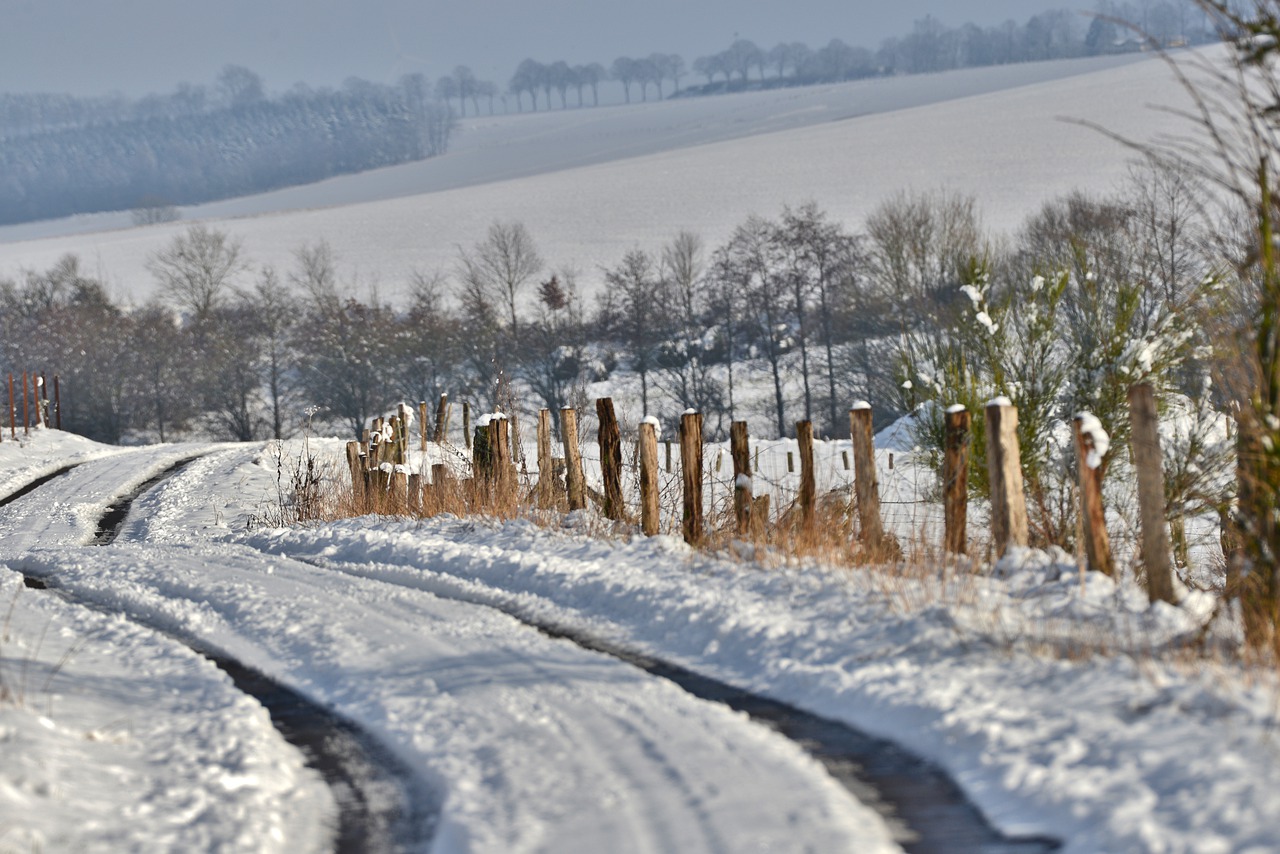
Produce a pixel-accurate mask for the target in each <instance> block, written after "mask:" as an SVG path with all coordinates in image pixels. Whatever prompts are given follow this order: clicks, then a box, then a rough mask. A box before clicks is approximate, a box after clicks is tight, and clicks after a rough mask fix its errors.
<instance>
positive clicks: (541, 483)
mask: <svg viewBox="0 0 1280 854" xmlns="http://www.w3.org/2000/svg"><path fill="white" fill-rule="evenodd" d="M534 491H535V493H536V494H537V504H538V507H539V509H542V510H546V509H548V508H550V507H553V506H555V501H556V498H555V472H554V467H553V466H552V464H551V410H550V409H539V410H538V485H537V486H536V487H534Z"/></svg>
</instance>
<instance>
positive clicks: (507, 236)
mask: <svg viewBox="0 0 1280 854" xmlns="http://www.w3.org/2000/svg"><path fill="white" fill-rule="evenodd" d="M1190 192H1191V190H1190V188H1189V187H1187V186H1186V185H1184V184H1183V183H1179V182H1172V183H1170V182H1168V181H1164V182H1155V179H1154V178H1152V179H1149V180H1147V181H1145V182H1142V183H1135V185H1134V189H1133V190H1132V192H1131V193H1130V194H1128V195H1127V196H1125V197H1118V198H1114V199H1093V198H1086V197H1082V196H1074V197H1070V198H1067V199H1063V200H1060V201H1056V202H1053V203H1050V204H1048V205H1046V206H1045V208H1044V209H1043V211H1041V212H1040V213H1039V214H1037V215H1036V216H1035V217H1033V218H1032V219H1031V220H1030V221H1029V222H1028V223H1027V225H1026V226H1025V227H1024V228H1023V230H1022V231H1021V232H1019V234H1018V235H1017V236H1016V237H1015V238H1013V239H1012V240H1010V241H997V240H994V239H992V238H991V237H990V236H988V235H987V234H986V233H985V232H984V230H983V228H982V226H981V222H980V219H979V216H978V212H977V210H976V209H975V206H974V203H973V201H972V200H971V199H968V198H965V197H959V196H951V195H946V194H924V195H919V194H904V195H901V196H898V197H895V198H894V199H891V200H889V201H887V202H885V203H884V204H882V205H881V206H880V207H879V208H877V209H876V210H875V211H874V212H873V213H872V214H871V215H870V216H869V217H868V219H867V221H866V222H865V223H864V225H863V228H862V230H861V232H859V233H854V232H852V231H850V230H848V229H847V228H845V227H844V226H843V225H841V224H839V223H836V222H834V221H832V220H831V219H830V218H828V217H827V216H826V215H825V214H824V213H823V212H822V211H821V210H819V209H817V208H816V207H814V206H813V205H806V206H803V207H800V208H788V209H785V210H783V211H782V212H781V213H780V215H779V216H777V217H776V218H773V219H766V218H761V217H750V218H748V219H747V220H745V221H744V222H743V223H742V224H741V225H740V226H739V227H738V228H737V229H736V230H735V232H734V234H733V235H732V237H731V239H730V240H728V241H727V242H726V243H725V244H724V245H722V246H718V247H714V248H709V247H705V246H704V245H703V243H702V241H701V240H700V239H699V238H698V237H697V236H696V235H693V234H690V233H682V234H679V235H676V236H674V237H673V239H672V241H671V242H670V243H669V244H668V245H666V246H664V247H662V248H660V249H658V250H656V251H652V252H650V251H645V250H640V249H637V250H633V251H631V252H629V253H627V254H626V255H625V256H624V257H623V258H621V259H619V260H618V262H617V263H616V264H614V265H613V266H610V267H607V268H604V269H600V270H598V271H593V273H592V275H593V276H597V277H598V281H599V285H598V286H597V287H595V288H593V290H595V291H597V292H598V297H597V298H596V299H594V300H590V301H588V300H585V299H584V298H583V297H582V295H581V288H580V279H581V277H582V274H580V273H575V272H573V271H572V269H571V268H569V267H563V266H561V267H552V266H550V265H549V264H548V263H547V262H546V261H545V260H544V259H543V258H542V257H541V255H540V253H539V252H538V249H537V247H536V245H535V243H534V241H533V239H532V237H531V235H530V234H529V232H528V230H527V229H526V228H525V227H524V226H523V225H521V224H519V223H503V222H498V223H494V224H493V225H492V226H491V227H490V229H489V231H488V233H487V234H486V235H484V236H483V237H482V239H480V240H479V241H477V242H476V243H475V244H474V245H472V246H470V247H468V248H465V249H462V250H460V252H459V255H458V259H457V263H456V266H455V269H454V270H452V271H451V272H450V273H449V274H448V275H443V274H442V275H436V276H427V275H423V274H414V275H413V276H412V277H411V281H410V282H409V284H410V288H409V290H410V292H411V296H410V298H409V299H408V300H407V302H405V303H402V304H399V305H392V304H390V303H388V302H386V301H383V300H379V299H376V298H370V297H361V296H360V295H358V294H357V293H355V291H354V289H353V288H352V287H349V286H347V285H345V284H344V281H345V278H344V275H343V273H342V271H341V270H340V268H339V265H338V262H337V261H336V260H335V259H334V257H333V256H332V253H331V252H330V251H329V249H328V247H327V246H325V245H324V244H317V245H310V246H302V247H299V248H298V249H297V250H296V252H295V256H294V257H295V261H294V264H293V265H292V267H291V268H290V269H288V270H281V271H277V270H274V269H269V268H253V267H252V266H251V264H250V261H249V259H246V258H245V257H243V254H242V252H241V250H240V247H239V245H238V244H237V243H236V241H234V240H232V239H231V238H229V237H228V236H227V235H225V234H223V233H221V232H218V231H213V230H209V229H206V228H204V227H202V226H193V227H192V228H190V229H188V230H187V231H185V232H184V233H182V234H180V235H178V236H177V237H175V238H174V239H173V241H172V243H171V244H170V245H168V246H167V247H166V248H165V249H164V250H162V251H159V252H157V253H155V254H154V255H153V256H152V257H151V259H150V261H149V264H148V266H149V269H150V271H151V274H152V275H153V276H154V277H155V280H156V283H157V285H158V286H159V287H158V293H159V295H160V296H159V297H158V298H157V299H156V300H154V301H152V302H150V303H148V304H147V305H145V306H142V307H140V308H130V307H126V306H122V305H120V304H118V303H115V302H113V301H112V300H111V299H109V298H108V296H107V294H106V291H105V290H104V288H103V287H102V285H101V283H100V282H98V281H96V280H95V279H94V278H93V277H91V276H88V275H86V274H85V272H84V271H83V270H82V269H81V267H80V265H79V263H78V262H77V260H76V259H75V258H74V257H68V258H65V259H63V261H62V262H60V263H59V264H58V265H56V266H55V267H53V268H51V269H49V270H45V271H28V272H27V273H25V274H24V275H23V276H22V277H21V278H20V279H18V280H15V281H7V282H0V341H2V342H3V343H2V344H0V346H2V347H3V350H2V351H0V366H3V367H4V368H5V369H9V370H18V371H21V370H23V369H25V368H28V367H32V366H38V367H39V368H40V369H41V370H44V371H46V372H49V373H54V372H56V373H59V374H60V375H61V376H62V378H63V383H64V397H65V409H66V419H65V422H64V423H65V424H66V425H67V426H68V428H69V429H72V430H75V431H77V432H82V433H84V434H86V435H89V436H92V437H94V438H97V439H101V440H104V441H108V442H116V441H120V440H121V439H123V438H127V437H130V436H134V437H155V438H167V437H171V436H173V435H174V434H175V432H177V431H186V430H199V431H202V432H205V433H208V434H211V435H215V436H222V437H227V438H234V439H245V440H247V439H256V438H264V437H270V436H281V435H289V434H290V433H292V432H293V431H295V430H296V429H297V428H298V424H299V421H300V413H301V412H302V410H303V409H304V408H306V407H308V406H313V407H318V408H319V417H320V419H321V420H323V421H327V422H329V423H332V424H335V425H345V428H346V429H348V430H349V431H350V432H351V433H353V434H354V433H358V431H359V430H360V428H361V425H363V424H365V423H367V421H368V419H369V418H370V417H371V416H372V415H374V414H377V413H379V412H381V411H383V410H384V409H385V408H386V407H387V406H388V405H390V404H391V403H393V402H395V401H397V400H402V399H403V400H408V401H411V402H416V401H419V400H435V399H436V398H437V397H438V396H439V394H440V393H442V392H448V393H449V394H450V395H451V396H453V397H454V398H455V399H457V398H459V397H462V398H469V399H471V400H472V401H474V402H475V403H477V404H478V405H482V406H486V407H492V406H499V405H501V406H502V407H503V408H506V409H511V408H516V409H520V408H523V409H525V410H532V409H536V408H541V407H546V408H550V409H553V410H554V409H559V408H561V407H563V406H566V405H570V404H574V403H581V402H582V401H583V399H584V398H585V396H586V394H587V392H586V389H587V387H588V386H589V385H590V384H592V383H597V382H603V381H609V382H610V383H611V384H613V385H615V386H618V385H619V384H621V386H620V389H624V390H625V391H623V392H622V393H623V394H624V396H634V398H635V404H636V405H638V407H639V410H638V411H640V412H644V413H650V414H655V415H662V416H671V415H674V414H676V413H679V412H681V411H683V410H684V409H686V408H690V407H691V408H695V409H697V410H699V411H700V412H703V413H704V414H705V417H706V419H707V428H708V430H709V432H710V433H711V434H712V435H720V434H722V433H723V432H724V431H725V430H726V429H727V425H728V422H729V420H730V419H732V418H734V417H743V416H744V415H747V414H751V415H752V416H753V418H755V419H757V420H758V419H760V418H761V417H765V418H767V423H769V424H770V425H771V429H772V430H773V431H776V433H777V434H778V435H786V434H788V433H789V432H790V428H791V425H792V424H793V423H794V421H795V420H797V419H800V418H804V419H808V420H813V421H815V422H816V423H817V424H818V426H819V429H820V430H822V431H826V432H828V433H830V434H833V435H834V434H838V433H839V432H841V431H842V423H843V421H844V418H843V412H844V409H845V408H846V407H847V404H848V403H849V401H851V400H856V399H860V398H861V399H867V400H871V401H873V402H875V404H876V407H877V411H876V417H877V420H878V421H883V420H884V419H888V418H892V417H896V416H898V415H900V414H902V413H903V412H906V411H911V410H912V409H915V408H916V407H918V406H919V405H920V404H922V403H924V402H927V401H928V400H933V399H936V400H937V401H939V402H940V403H944V402H945V403H949V402H954V398H955V397H956V396H957V395H959V394H960V393H961V391H962V390H964V392H965V394H969V395H971V396H980V395H981V394H985V393H987V391H988V390H989V389H987V388H986V387H979V386H977V385H975V383H977V382H978V379H977V378H978V371H979V368H980V367H981V366H983V365H988V366H989V367H988V368H986V370H989V371H991V372H992V373H991V377H988V380H989V381H990V382H989V384H991V383H994V384H995V385H997V386H998V385H999V383H1000V382H1004V381H1006V380H1011V379H1017V382H1018V383H1019V384H1020V385H1019V391H1018V394H1017V395H1016V396H1015V397H1016V399H1019V400H1020V405H1022V406H1023V407H1024V408H1023V411H1024V412H1025V413H1028V415H1026V416H1025V417H1026V418H1027V420H1028V423H1029V424H1030V423H1031V422H1032V418H1033V414H1035V413H1039V415H1036V416H1035V417H1036V418H1038V419H1039V420H1037V421H1035V429H1037V430H1039V429H1042V428H1044V425H1047V424H1049V423H1051V421H1052V418H1050V417H1049V415H1048V414H1047V413H1049V412H1050V411H1056V409H1057V407H1060V406H1064V405H1068V404H1069V405H1071V406H1078V407H1079V408H1088V409H1090V410H1091V411H1095V412H1100V413H1104V414H1105V412H1106V411H1107V410H1106V407H1105V406H1104V405H1103V404H1102V403H1099V402H1098V401H1091V400H1090V399H1089V395H1092V394H1095V393H1096V391H1097V389H1098V388H1099V387H1100V386H1101V385H1102V384H1101V383H1100V380H1099V377H1103V376H1112V377H1120V376H1121V374H1120V373H1117V372H1118V371H1119V370H1120V367H1118V366H1121V363H1122V361H1123V359H1126V358H1127V359H1130V361H1132V360H1133V359H1134V358H1136V357H1135V356H1133V354H1132V353H1130V352H1129V350H1131V349H1132V347H1131V346H1130V345H1131V343H1132V342H1133V341H1139V342H1143V341H1148V340H1149V338H1150V335H1154V334H1156V333H1157V332H1160V330H1161V329H1162V327H1161V326H1160V324H1161V323H1163V322H1164V321H1161V320H1160V318H1161V317H1164V316H1165V314H1164V312H1166V311H1167V310H1168V308H1169V307H1171V306H1184V305H1186V304H1187V302H1188V300H1189V299H1191V297H1190V296H1189V294H1192V293H1193V292H1194V293H1199V285H1200V283H1201V282H1202V281H1203V279H1204V275H1205V272H1206V270H1209V269H1211V267H1210V263H1211V262H1210V260H1209V259H1207V258H1206V256H1205V255H1204V253H1203V248H1202V247H1203V242H1202V237H1203V235H1202V233H1201V232H1199V231H1198V230H1197V229H1196V227H1195V226H1194V224H1193V222H1192V219H1191V217H1190V214H1189V211H1191V210H1192V209H1193V208H1194V206H1193V205H1192V204H1191V202H1192V197H1191V196H1190ZM1037 276H1040V277H1042V279H1043V278H1047V279H1049V280H1050V286H1048V287H1046V288H1043V293H1042V290H1032V291H1029V290H1028V287H1029V286H1028V284H1027V283H1028V282H1032V281H1033V280H1035V279H1036V277H1037ZM1064 276H1065V278H1063V277H1064ZM1047 295H1056V296H1055V297H1054V299H1055V301H1054V302H1053V303H1052V304H1051V305H1050V304H1045V305H1043V306H1041V307H1040V308H1039V309H1037V310H1038V311H1040V312H1041V313H1040V314H1039V315H1037V316H1036V317H1037V318H1038V319H1039V320H1040V321H1044V320H1045V318H1050V319H1055V318H1056V320H1054V322H1055V323H1062V324H1065V325H1062V326H1053V327H1044V328H1038V329H1037V330H1032V331H1029V332H1027V333H1026V336H1025V337H1023V336H1015V337H1013V338H1011V339H1009V340H1007V341H1006V340H1005V337H1004V336H1005V335H1006V334H1007V333H1008V332H1009V331H1010V330H1012V329H1016V328H1017V325H1018V323H1020V322H1027V323H1029V322H1030V320H1027V319H1026V317H1025V316H1024V315H1025V313H1026V310H1027V308H1026V307H1027V306H1031V305H1039V301H1040V300H1041V299H1042V296H1047ZM1179 316H1180V317H1190V316H1191V315H1190V313H1188V312H1183V313H1182V314H1181V315H1179ZM1020 318H1021V320H1020ZM1068 320H1070V321H1071V323H1070V324H1067V321H1068ZM992 326H995V327H997V328H998V329H999V330H1000V334H999V335H997V334H996V332H997V329H993V328H992ZM1161 334H1163V333H1162V332H1161ZM1104 339H1105V340H1104ZM1028 341H1035V342H1039V344H1038V346H1040V345H1043V346H1044V347H1045V348H1048V349H1047V350H1046V352H1045V353H1041V357H1042V358H1043V359H1044V360H1045V363H1044V365H1040V366H1038V367H1037V365H1031V366H1029V367H1026V368H1025V370H1026V371H1027V372H1028V374H1029V375H1028V376H1019V375H1018V370H1022V368H1021V367H1019V366H1021V365H1023V363H1024V361H1025V359H1026V354H1027V352H1029V349H1028V347H1027V346H1026V342H1028ZM964 342H969V343H970V344H971V346H972V347H973V348H975V349H974V351H973V352H968V353H964V352H961V351H959V350H957V349H956V347H958V346H959V344H960V343H964ZM997 342H1004V346H1007V347H1009V348H1012V350H1017V352H1007V353H1006V352H1000V351H998V350H997V349H993V348H994V345H995V344H996V343H997ZM1182 343H1183V344H1185V343H1186V342H1182ZM1153 346H1154V345H1153ZM1179 346H1181V344H1180V345H1179ZM1072 347H1074V348H1077V349H1078V351H1079V352H1078V354H1077V355H1074V356H1070V357H1069V358H1068V357H1067V354H1069V353H1070V352H1072V351H1071V349H1070V348H1072ZM984 348H985V349H984ZM1019 348H1020V349H1019ZM1156 350H1157V351H1159V350H1160V348H1156ZM1161 352H1163V351H1161ZM1180 352H1181V351H1180ZM1126 353H1127V354H1128V355H1125V354H1126ZM1100 360H1101V361H1100ZM1050 364H1051V365H1055V366H1059V367H1062V368H1063V369H1064V370H1065V369H1066V368H1071V369H1078V370H1079V371H1080V373H1079V375H1078V376H1075V375H1071V376H1068V377H1066V378H1064V376H1063V375H1059V374H1057V373H1054V374H1052V379H1053V383H1050V382H1049V379H1050V374H1051V373H1052V372H1050V371H1048V368H1047V367H1046V365H1050ZM1135 364H1136V363H1135ZM1125 365H1126V369H1128V367H1127V363H1125ZM1134 370H1137V368H1136V367H1134ZM956 372H959V373H958V374H957V373H956ZM1030 374H1034V376H1031V375H1030ZM992 377H994V379H992ZM1072 377H1074V378H1072ZM1068 380H1069V382H1068ZM984 382H986V380H984ZM1116 382H1119V380H1118V379H1117V380H1116ZM1051 385H1052V390H1051V391H1047V392H1044V396H1043V398H1037V400H1040V401H1041V404H1042V405H1041V406H1040V407H1039V408H1037V407H1035V406H1031V405H1029V404H1028V403H1026V401H1027V399H1028V394H1029V393H1030V392H1031V391H1033V390H1035V389H1045V388H1049V387H1050V386H1051ZM1068 386H1069V387H1070V388H1073V389H1075V391H1070V392H1068V391H1067V390H1066V389H1068ZM1011 396H1013V395H1011ZM1085 404H1088V405H1087V406H1086V405H1085ZM1045 429H1047V428H1045ZM1039 438H1040V439H1043V436H1040V437H1039ZM1041 446H1043V442H1041ZM1028 447H1034V446H1031V445H1030V444H1028Z"/></svg>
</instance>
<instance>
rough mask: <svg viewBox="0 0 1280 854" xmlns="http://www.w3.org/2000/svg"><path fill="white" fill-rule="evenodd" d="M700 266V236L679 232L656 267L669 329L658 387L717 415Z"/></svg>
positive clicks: (718, 398) (719, 403) (719, 399)
mask: <svg viewBox="0 0 1280 854" xmlns="http://www.w3.org/2000/svg"><path fill="white" fill-rule="evenodd" d="M705 268H706V264H705V262H704V260H703V248H702V239H701V238H700V237H698V236H697V235H696V234H693V233H692V232H688V231H682V232H680V233H679V234H677V235H676V236H675V237H674V238H673V239H672V240H671V242H670V243H668V244H667V245H666V246H664V247H663V249H662V259H661V262H660V269H661V276H662V279H663V282H664V288H663V293H664V294H665V295H666V296H667V297H668V300H667V306H666V307H665V308H666V311H665V314H667V315H668V319H667V325H668V327H669V332H668V333H667V337H666V339H665V341H664V342H663V344H662V346H661V350H660V352H659V354H658V357H657V364H658V368H659V374H660V377H661V378H662V385H663V387H664V388H665V389H666V390H667V392H668V393H669V394H671V395H672V396H673V397H675V399H676V400H677V401H678V402H679V403H680V406H681V407H683V408H692V409H696V410H698V411H699V412H702V413H703V414H705V415H706V416H707V417H708V418H711V417H713V416H714V417H717V418H718V417H719V416H720V415H721V414H722V412H723V409H724V401H723V390H722V389H721V387H720V384H719V383H718V382H717V381H716V380H715V378H714V377H713V376H712V374H711V360H710V359H709V358H708V350H710V349H711V342H710V341H708V338H709V336H708V334H707V332H706V324H705V319H706V316H707V314H708V310H709V305H708V304H709V302H710V293H709V289H708V285H707V283H706V281H705V279H704V276H703V274H704V273H705ZM655 308H659V309H660V308H662V307H661V306H656V305H655ZM715 432H719V426H717V428H716V431H715Z"/></svg>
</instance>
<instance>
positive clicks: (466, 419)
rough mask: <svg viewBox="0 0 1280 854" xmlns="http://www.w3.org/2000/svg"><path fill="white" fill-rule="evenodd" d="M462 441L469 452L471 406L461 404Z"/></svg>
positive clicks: (464, 402) (465, 403) (464, 403)
mask: <svg viewBox="0 0 1280 854" xmlns="http://www.w3.org/2000/svg"><path fill="white" fill-rule="evenodd" d="M462 441H463V443H464V444H465V445H466V446H467V450H468V451H470V450H471V404H470V403H467V402H466V401H463V403H462Z"/></svg>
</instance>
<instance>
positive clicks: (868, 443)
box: [849, 401, 897, 557]
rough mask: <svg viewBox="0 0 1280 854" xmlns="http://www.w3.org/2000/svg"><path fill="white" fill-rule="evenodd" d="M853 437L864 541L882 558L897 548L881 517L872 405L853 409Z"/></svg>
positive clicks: (857, 405)
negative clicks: (872, 425)
mask: <svg viewBox="0 0 1280 854" xmlns="http://www.w3.org/2000/svg"><path fill="white" fill-rule="evenodd" d="M849 437H850V439H851V440H852V443H853V491H854V498H855V500H856V503H857V509H858V528H859V530H860V532H861V534H862V543H863V545H864V546H865V547H866V548H868V549H869V550H870V551H871V552H872V553H873V554H875V555H876V556H878V557H888V556H892V555H894V553H895V552H896V551H897V548H896V543H895V542H894V541H893V540H891V539H890V538H889V537H888V535H886V534H885V530H884V522H883V521H882V520H881V518H880V476H879V474H878V473H877V472H876V449H875V434H874V433H873V432H872V429H871V404H869V403H867V402H866V401H859V402H858V403H855V404H854V405H853V408H852V409H850V410H849Z"/></svg>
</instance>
